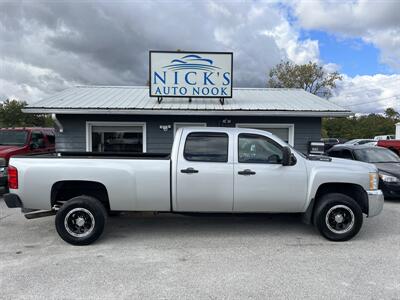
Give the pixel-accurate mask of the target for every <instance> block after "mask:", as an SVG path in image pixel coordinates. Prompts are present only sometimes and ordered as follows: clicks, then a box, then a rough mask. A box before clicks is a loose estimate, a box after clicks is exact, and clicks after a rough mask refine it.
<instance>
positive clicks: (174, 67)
mask: <svg viewBox="0 0 400 300" xmlns="http://www.w3.org/2000/svg"><path fill="white" fill-rule="evenodd" d="M213 64H214V62H213V61H212V60H211V59H209V58H203V57H201V56H200V55H196V54H189V55H186V56H183V57H181V58H179V59H173V60H171V63H170V64H169V65H166V66H164V67H163V68H165V69H168V70H171V71H179V70H187V69H191V70H202V71H210V72H212V71H215V70H217V69H221V68H220V67H216V66H213Z"/></svg>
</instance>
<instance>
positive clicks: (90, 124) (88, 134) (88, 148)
mask: <svg viewBox="0 0 400 300" xmlns="http://www.w3.org/2000/svg"><path fill="white" fill-rule="evenodd" d="M93 126H117V127H118V126H141V127H142V136H143V140H142V151H143V153H145V152H146V151H147V133H146V122H112V121H110V122H102V121H86V151H87V152H91V151H92V127H93Z"/></svg>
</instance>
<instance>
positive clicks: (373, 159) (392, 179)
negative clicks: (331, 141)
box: [328, 144, 400, 199]
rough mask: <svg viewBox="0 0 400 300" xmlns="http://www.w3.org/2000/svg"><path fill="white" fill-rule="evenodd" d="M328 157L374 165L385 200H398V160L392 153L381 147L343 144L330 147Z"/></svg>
mask: <svg viewBox="0 0 400 300" xmlns="http://www.w3.org/2000/svg"><path fill="white" fill-rule="evenodd" d="M328 155H329V156H331V157H337V158H345V159H352V160H358V161H362V162H366V163H371V164H374V165H375V166H376V167H377V168H378V170H379V188H380V189H381V190H382V191H383V194H384V196H385V198H386V199H395V198H396V199H399V198H400V158H399V156H398V155H396V154H395V153H393V152H392V151H390V150H388V149H386V148H382V147H374V146H368V145H358V146H357V145H346V144H343V145H337V146H334V147H332V148H331V149H330V150H329V151H328Z"/></svg>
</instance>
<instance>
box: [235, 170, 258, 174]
mask: <svg viewBox="0 0 400 300" xmlns="http://www.w3.org/2000/svg"><path fill="white" fill-rule="evenodd" d="M238 174H239V175H255V174H256V172H254V171H252V170H250V169H246V170H243V171H239V172H238Z"/></svg>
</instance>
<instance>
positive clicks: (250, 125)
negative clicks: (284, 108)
mask: <svg viewBox="0 0 400 300" xmlns="http://www.w3.org/2000/svg"><path fill="white" fill-rule="evenodd" d="M236 127H241V128H254V127H257V128H262V129H268V128H288V129H289V139H288V142H289V145H291V146H293V147H294V124H283V123H277V124H275V123H236Z"/></svg>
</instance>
